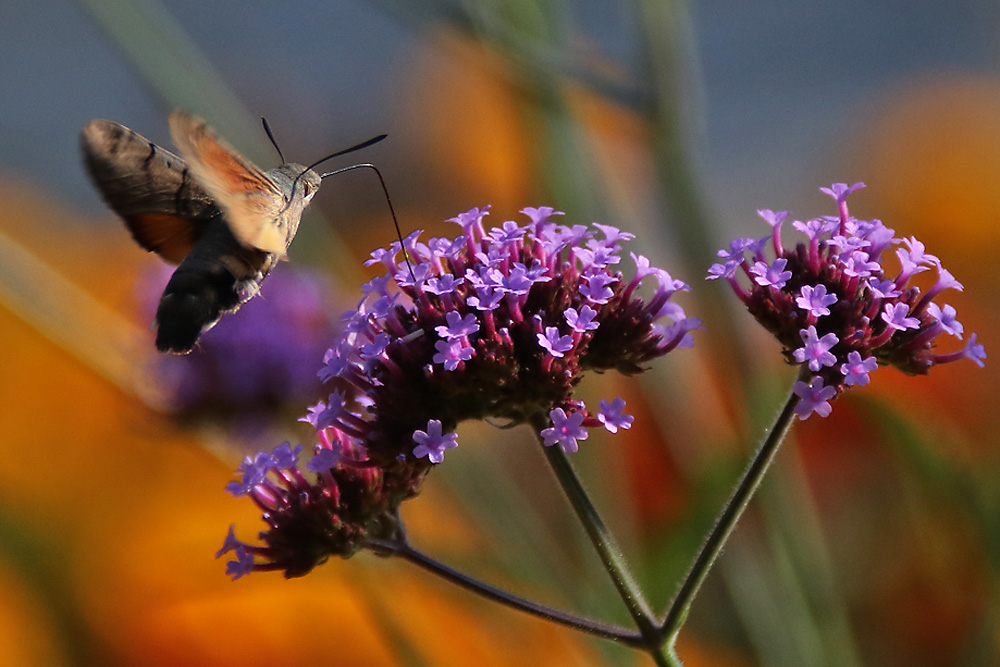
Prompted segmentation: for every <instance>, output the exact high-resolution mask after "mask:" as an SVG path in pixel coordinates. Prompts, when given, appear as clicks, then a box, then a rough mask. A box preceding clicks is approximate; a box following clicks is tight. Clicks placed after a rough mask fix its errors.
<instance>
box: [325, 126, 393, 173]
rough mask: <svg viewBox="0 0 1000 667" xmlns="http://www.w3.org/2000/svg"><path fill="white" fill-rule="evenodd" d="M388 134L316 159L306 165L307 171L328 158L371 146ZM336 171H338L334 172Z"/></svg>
mask: <svg viewBox="0 0 1000 667" xmlns="http://www.w3.org/2000/svg"><path fill="white" fill-rule="evenodd" d="M388 136H389V135H388V134H380V135H378V136H377V137H372V138H371V139H368V140H366V141H362V142H361V143H360V144H355V145H354V146H351V147H350V148H345V149H344V150H342V151H337V152H336V153H330V154H329V155H327V156H326V157H325V158H322V159H319V160H316V161H315V162H313V163H312V164H311V165H309V166H308V167H306V171H309V170H310V169H313V168H315V167H318V166H320V165H321V164H323V163H324V162H326V161H327V160H332V159H333V158H335V157H340V156H341V155H347V154H348V153H353V152H354V151H359V150H361V149H362V148H368V147H369V146H371V145H373V144H377V143H378V142H380V141H382V140H383V139H385V138H386V137H388ZM334 173H336V172H334Z"/></svg>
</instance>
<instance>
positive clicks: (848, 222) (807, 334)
mask: <svg viewBox="0 0 1000 667" xmlns="http://www.w3.org/2000/svg"><path fill="white" fill-rule="evenodd" d="M863 187H864V184H863V183H855V184H854V185H852V186H847V185H846V184H844V183H834V184H833V185H832V186H830V187H829V188H822V189H821V190H822V192H824V193H826V194H828V195H830V196H831V197H833V199H834V200H835V201H836V202H837V207H838V215H836V216H823V217H819V218H815V219H812V220H809V221H807V222H799V221H795V222H793V223H792V226H793V227H795V229H797V230H798V231H799V232H801V233H802V234H803V235H804V236H805V241H803V242H800V243H798V244H797V245H796V246H795V247H793V248H786V247H785V246H784V245H783V244H782V241H781V227H782V224H783V223H784V221H785V219H786V218H787V217H788V212H787V211H781V212H774V211H770V210H761V211H758V214H759V215H760V217H761V218H763V219H764V220H765V221H766V222H767V223H768V224H769V225H770V226H771V233H770V234H769V235H768V236H765V237H764V238H762V239H760V240H754V239H737V240H736V241H733V242H732V243H731V244H730V246H729V248H728V249H726V250H720V251H719V253H718V254H719V256H720V257H721V258H723V260H724V261H723V262H721V263H719V264H714V265H713V266H712V267H711V268H710V269H709V275H708V280H714V279H717V278H725V279H726V280H727V281H728V282H729V284H730V285H731V286H732V288H733V291H735V292H736V295H737V296H738V297H739V298H740V299H741V300H742V301H743V302H744V303H745V304H746V306H747V309H748V310H749V311H750V313H751V314H752V315H753V316H754V317H755V318H756V319H757V321H758V322H760V323H761V324H762V325H763V326H764V327H765V328H766V329H767V330H768V331H770V332H771V333H772V334H773V335H774V336H775V338H777V339H778V341H779V342H780V343H781V344H782V346H783V348H784V349H783V351H782V352H783V354H784V355H785V358H786V359H787V360H788V362H789V363H793V364H802V365H805V366H807V367H808V369H809V372H810V374H811V376H812V377H811V380H810V382H808V383H806V382H798V383H797V384H796V387H795V393H796V394H797V395H798V396H800V398H801V401H800V402H799V405H798V407H797V409H796V412H797V414H798V416H799V417H800V418H801V419H805V418H806V417H808V416H809V415H811V414H812V413H813V412H816V413H818V414H819V415H820V416H823V417H825V416H827V415H828V414H829V413H830V404H829V401H830V400H831V399H832V398H834V397H835V396H836V395H837V394H839V393H840V392H842V391H844V390H845V389H846V388H848V387H850V386H853V385H864V384H867V383H868V380H869V378H868V375H869V373H871V372H872V371H874V370H875V369H876V368H877V367H878V366H895V367H896V368H898V369H899V370H901V371H903V372H904V373H908V374H911V375H916V374H925V373H927V372H928V371H929V370H930V368H931V367H932V366H934V365H935V364H940V363H946V362H950V361H956V360H958V359H962V358H969V359H971V360H972V361H974V362H975V363H976V364H978V365H979V366H983V361H982V360H983V359H985V358H986V353H985V351H984V350H983V346H982V345H979V344H978V343H977V342H976V335H975V334H972V335H971V336H970V337H969V340H968V341H967V342H966V344H965V346H964V347H963V348H961V349H959V350H958V351H954V352H949V353H944V354H942V353H939V352H938V351H937V343H938V338H939V337H940V336H942V335H948V336H954V337H956V338H958V339H959V340H961V339H962V334H963V327H962V325H961V323H959V322H958V320H956V319H955V309H954V308H953V307H951V306H950V305H947V304H945V305H944V306H939V305H938V304H936V303H934V302H933V301H932V299H934V298H935V297H937V296H938V295H939V294H940V293H941V292H943V291H944V290H946V289H956V290H959V291H961V289H962V285H961V284H960V283H959V282H958V281H957V280H955V278H954V277H953V276H952V275H951V273H949V272H948V271H947V270H945V269H944V268H943V267H942V266H941V262H940V260H939V259H938V258H937V257H935V256H934V255H931V254H928V253H927V252H926V250H925V248H924V245H923V244H922V243H920V241H917V240H916V239H915V238H913V237H910V238H896V236H895V232H894V231H893V230H891V229H889V228H887V227H886V226H885V225H883V224H882V222H881V221H879V220H857V219H855V218H853V217H851V216H850V214H849V212H848V208H847V196H848V195H849V194H850V193H852V192H854V191H855V190H858V189H860V188H863ZM768 245H770V247H771V250H772V251H773V257H771V256H769V255H770V254H769V253H766V252H765V249H766V248H767V246H768ZM886 257H895V262H894V266H898V268H890V267H888V266H886V265H885V264H884V263H883V262H884V260H885V258H886ZM932 269H933V270H934V271H936V272H937V281H936V282H935V283H934V285H933V286H932V287H930V288H929V289H928V290H927V291H926V292H923V293H922V292H921V290H920V288H919V287H917V286H916V285H913V284H912V283H911V279H912V278H913V277H914V276H916V275H917V274H919V273H922V272H924V271H928V270H932ZM741 274H742V278H740V275H741Z"/></svg>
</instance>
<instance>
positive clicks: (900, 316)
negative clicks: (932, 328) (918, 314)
mask: <svg viewBox="0 0 1000 667" xmlns="http://www.w3.org/2000/svg"><path fill="white" fill-rule="evenodd" d="M909 312H910V307H909V306H908V305H906V304H905V303H890V304H888V305H887V306H886V307H885V312H884V313H882V319H883V320H885V322H886V324H888V325H889V326H890V327H892V328H893V329H895V330H896V331H906V330H907V329H916V328H917V327H919V326H920V320H918V319H917V318H915V317H907V315H909Z"/></svg>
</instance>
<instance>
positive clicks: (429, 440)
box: [413, 419, 458, 463]
mask: <svg viewBox="0 0 1000 667" xmlns="http://www.w3.org/2000/svg"><path fill="white" fill-rule="evenodd" d="M413 442H415V443H417V446H416V447H414V448H413V455H414V456H416V457H417V458H418V459H419V458H422V457H424V456H426V457H427V460H428V461H430V462H431V463H441V462H442V461H444V452H445V450H447V449H452V448H454V447H458V433H454V432H451V433H446V434H444V435H441V422H440V420H437V419H431V420H428V422H427V430H426V431H420V430H417V431H414V432H413Z"/></svg>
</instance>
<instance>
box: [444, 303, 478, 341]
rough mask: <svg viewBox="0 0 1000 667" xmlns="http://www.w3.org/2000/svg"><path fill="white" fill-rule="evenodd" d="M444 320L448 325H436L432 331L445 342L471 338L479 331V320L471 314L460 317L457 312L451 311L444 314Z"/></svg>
mask: <svg viewBox="0 0 1000 667" xmlns="http://www.w3.org/2000/svg"><path fill="white" fill-rule="evenodd" d="M444 319H445V321H446V322H447V323H448V325H447V326H444V325H438V326H436V327H434V330H435V331H437V334H438V336H441V338H444V339H446V340H451V339H453V338H462V337H464V336H471V335H472V334H474V333H476V332H477V331H479V320H478V319H477V318H476V316H475V315H474V314H472V313H469V314H468V315H466V316H465V317H462V316H461V315H460V314H459V313H458V312H456V311H454V310H451V311H448V312H447V313H445V318H444Z"/></svg>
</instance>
